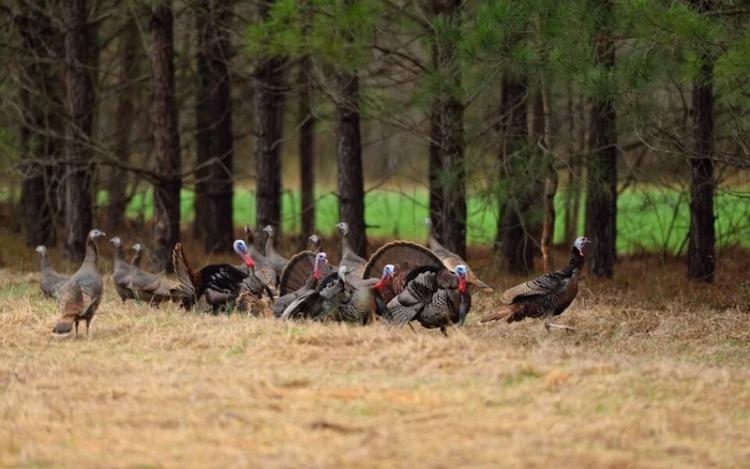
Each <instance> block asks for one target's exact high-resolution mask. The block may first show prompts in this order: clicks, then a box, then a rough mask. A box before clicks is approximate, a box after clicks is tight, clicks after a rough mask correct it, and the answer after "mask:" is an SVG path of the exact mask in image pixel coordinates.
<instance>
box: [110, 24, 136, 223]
mask: <svg viewBox="0 0 750 469" xmlns="http://www.w3.org/2000/svg"><path fill="white" fill-rule="evenodd" d="M140 44H141V40H140V34H139V31H138V24H137V23H136V21H135V18H128V19H127V23H126V25H125V29H124V30H123V32H122V37H121V42H120V50H119V53H120V71H119V77H118V80H119V86H120V93H119V94H118V95H117V111H115V128H116V129H117V130H116V131H117V133H116V134H115V136H114V148H113V152H114V155H115V158H117V160H118V161H119V162H121V163H123V164H125V165H128V164H130V153H131V147H130V134H131V130H132V128H133V119H134V117H135V112H134V110H135V107H134V105H133V98H134V96H133V95H134V93H133V88H134V87H135V86H136V85H134V84H133V78H134V77H136V76H138V73H137V72H138V53H139V51H140ZM110 177H111V179H110V183H109V207H108V208H107V215H108V217H109V223H108V225H109V226H110V228H111V229H112V230H113V231H115V232H117V231H120V230H121V229H122V227H123V225H124V223H125V209H126V208H127V204H128V195H127V187H128V172H127V171H125V170H123V169H118V168H112V171H111V176H110Z"/></svg>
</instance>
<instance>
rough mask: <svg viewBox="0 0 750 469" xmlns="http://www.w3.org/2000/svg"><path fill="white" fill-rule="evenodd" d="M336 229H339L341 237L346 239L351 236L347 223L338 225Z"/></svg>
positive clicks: (343, 222)
mask: <svg viewBox="0 0 750 469" xmlns="http://www.w3.org/2000/svg"><path fill="white" fill-rule="evenodd" d="M336 227H337V228H338V229H339V233H340V234H341V236H344V237H346V236H347V235H348V234H349V224H348V223H347V222H345V221H342V222H341V223H339V224H337V225H336Z"/></svg>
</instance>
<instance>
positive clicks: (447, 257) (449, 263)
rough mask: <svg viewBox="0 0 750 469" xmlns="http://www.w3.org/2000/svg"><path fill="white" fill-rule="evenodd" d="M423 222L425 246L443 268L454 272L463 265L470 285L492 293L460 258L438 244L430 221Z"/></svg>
mask: <svg viewBox="0 0 750 469" xmlns="http://www.w3.org/2000/svg"><path fill="white" fill-rule="evenodd" d="M424 222H425V225H426V226H427V245H428V246H429V247H430V249H431V250H432V252H434V253H435V254H436V255H437V256H438V257H439V258H440V261H441V262H442V263H443V265H444V266H445V268H446V269H448V270H450V271H455V268H456V266H458V265H463V266H464V267H466V271H467V272H468V279H469V284H470V285H475V286H476V287H477V288H479V290H480V291H481V292H482V293H492V292H493V290H492V288H491V287H490V286H489V285H487V284H486V283H484V282H483V281H481V280H479V278H478V277H477V276H476V275H474V271H473V270H471V267H469V265H468V264H467V263H466V261H465V260H463V259H462V258H461V256H459V255H458V254H456V253H454V252H451V251H449V250H448V249H446V248H445V246H443V245H442V244H440V242H439V241H438V240H437V239H436V238H435V233H434V231H433V229H432V220H430V219H429V218H426V219H425V221H424Z"/></svg>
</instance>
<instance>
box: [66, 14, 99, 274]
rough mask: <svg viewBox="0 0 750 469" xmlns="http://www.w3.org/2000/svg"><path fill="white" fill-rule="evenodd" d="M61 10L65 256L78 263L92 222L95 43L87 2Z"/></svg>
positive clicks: (84, 248)
mask: <svg viewBox="0 0 750 469" xmlns="http://www.w3.org/2000/svg"><path fill="white" fill-rule="evenodd" d="M62 8H63V19H64V24H65V31H66V33H65V65H66V83H67V102H68V113H69V119H70V120H69V124H68V132H67V134H68V135H67V137H68V146H67V164H66V168H67V170H66V178H65V255H66V256H67V257H68V258H69V259H72V260H81V259H83V256H84V253H85V251H86V236H87V234H88V232H89V230H91V225H92V218H93V214H92V194H91V180H92V177H93V166H92V150H91V141H90V140H91V133H92V130H93V128H92V127H93V119H94V106H95V99H94V87H93V82H92V76H91V74H92V69H91V64H92V57H93V55H94V53H95V42H96V41H95V39H94V38H92V37H91V35H90V29H89V23H88V18H87V15H88V10H87V4H86V0H70V1H68V2H63V4H62Z"/></svg>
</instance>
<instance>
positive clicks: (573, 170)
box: [565, 97, 588, 246]
mask: <svg viewBox="0 0 750 469" xmlns="http://www.w3.org/2000/svg"><path fill="white" fill-rule="evenodd" d="M579 101H580V102H579V105H577V106H576V110H577V111H578V115H577V116H576V115H575V114H574V110H573V101H572V98H570V99H569V101H568V118H569V120H570V123H569V125H570V135H571V137H573V136H575V143H574V144H571V147H570V155H569V156H568V187H567V189H566V191H565V245H567V246H570V245H571V244H573V240H575V238H576V237H577V236H578V234H577V233H578V214H579V212H580V208H581V185H582V180H583V167H582V163H581V155H583V154H585V153H587V148H588V146H587V142H588V138H587V136H586V131H587V125H586V110H585V104H584V101H583V98H582V97H581V99H580V100H579ZM576 122H578V126H577V127H576V125H575V123H576Z"/></svg>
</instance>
